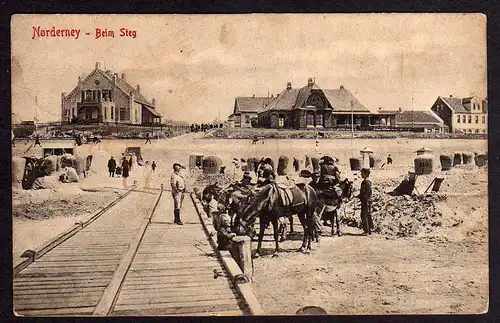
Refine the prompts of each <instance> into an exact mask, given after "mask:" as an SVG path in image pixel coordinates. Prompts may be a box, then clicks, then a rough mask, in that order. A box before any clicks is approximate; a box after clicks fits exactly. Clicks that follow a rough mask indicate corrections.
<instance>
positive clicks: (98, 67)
mask: <svg viewBox="0 0 500 323" xmlns="http://www.w3.org/2000/svg"><path fill="white" fill-rule="evenodd" d="M100 68H101V63H99V62H95V69H96V70H98V69H100Z"/></svg>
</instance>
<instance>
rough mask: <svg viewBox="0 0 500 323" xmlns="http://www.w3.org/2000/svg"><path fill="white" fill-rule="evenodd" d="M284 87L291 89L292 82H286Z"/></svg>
mask: <svg viewBox="0 0 500 323" xmlns="http://www.w3.org/2000/svg"><path fill="white" fill-rule="evenodd" d="M286 89H287V90H291V89H292V82H288V83H286Z"/></svg>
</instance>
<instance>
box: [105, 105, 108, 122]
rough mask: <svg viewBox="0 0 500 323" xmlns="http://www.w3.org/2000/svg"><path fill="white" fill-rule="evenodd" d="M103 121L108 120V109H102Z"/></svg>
mask: <svg viewBox="0 0 500 323" xmlns="http://www.w3.org/2000/svg"><path fill="white" fill-rule="evenodd" d="M104 119H108V107H104Z"/></svg>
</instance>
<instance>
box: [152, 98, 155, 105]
mask: <svg viewBox="0 0 500 323" xmlns="http://www.w3.org/2000/svg"><path fill="white" fill-rule="evenodd" d="M155 102H156V101H155V98H152V99H151V104H152V105H153V106H155Z"/></svg>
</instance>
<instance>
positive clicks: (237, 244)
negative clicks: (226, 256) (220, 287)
mask: <svg viewBox="0 0 500 323" xmlns="http://www.w3.org/2000/svg"><path fill="white" fill-rule="evenodd" d="M232 242H233V243H232V250H231V251H232V252H231V253H232V255H233V258H234V259H235V260H236V262H237V263H238V265H239V266H240V268H241V271H242V272H243V274H245V275H246V276H247V277H248V278H249V279H250V281H251V280H252V274H253V262H252V261H253V260H252V248H251V239H250V237H248V236H236V237H234V238H233V239H232Z"/></svg>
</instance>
